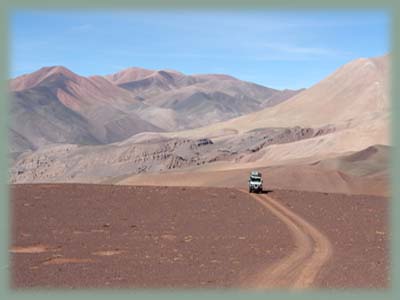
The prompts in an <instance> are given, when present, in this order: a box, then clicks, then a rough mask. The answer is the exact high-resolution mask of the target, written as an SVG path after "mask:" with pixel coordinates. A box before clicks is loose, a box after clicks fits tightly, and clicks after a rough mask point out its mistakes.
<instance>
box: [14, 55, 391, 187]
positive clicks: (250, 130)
mask: <svg viewBox="0 0 400 300" xmlns="http://www.w3.org/2000/svg"><path fill="white" fill-rule="evenodd" d="M389 62H390V56H389V55H384V56H381V57H375V58H360V59H356V60H353V61H350V62H349V63H347V64H345V65H343V66H342V67H340V68H339V69H337V70H336V71H335V72H333V73H332V74H331V75H329V76H328V77H326V78H324V79H322V80H321V81H320V82H318V83H316V84H315V85H313V86H312V87H310V88H308V89H302V90H298V91H292V90H276V89H272V88H267V87H263V86H260V85H257V84H253V83H250V82H245V81H241V80H239V79H236V78H234V77H231V76H229V75H222V74H206V75H184V74H182V73H180V72H177V71H172V70H158V71H155V70H147V69H141V68H128V69H126V70H123V71H121V72H118V73H115V74H111V75H107V76H90V77H83V76H79V75H77V74H75V73H73V72H72V71H69V70H67V69H66V68H64V67H46V68H42V69H40V70H38V71H37V72H34V73H32V74H27V75H24V76H21V77H18V78H15V79H13V80H11V81H10V89H11V90H12V99H11V102H12V105H11V107H12V110H11V120H12V122H11V126H10V140H11V142H10V153H11V154H12V158H13V163H12V168H11V170H10V173H11V181H12V182H49V181H50V182H52V181H58V182H64V181H75V182H114V183H115V182H121V183H124V184H126V183H127V184H146V183H149V184H151V182H153V183H154V182H155V181H156V183H157V184H158V185H159V184H160V182H163V183H164V184H168V185H174V184H179V183H182V182H186V181H187V180H189V179H190V184H192V185H196V184H198V185H204V182H208V185H218V182H223V184H224V186H226V185H227V183H229V182H227V181H226V180H225V181H221V180H222V179H221V178H220V174H224V178H228V179H229V178H230V179H229V180H228V179H227V180H228V181H232V182H234V181H235V180H236V179H235V176H236V175H235V174H239V173H240V172H248V171H249V170H251V169H255V168H257V169H261V170H264V169H265V168H267V172H268V170H272V173H271V174H278V175H277V176H278V177H279V178H283V177H284V178H286V179H287V180H286V181H280V183H279V184H281V186H284V187H285V188H290V187H296V188H299V187H301V186H304V187H309V188H312V189H314V190H330V191H335V190H338V189H339V186H340V191H342V192H348V191H353V192H354V191H355V190H356V191H357V192H358V193H362V191H365V190H367V189H372V188H373V189H374V191H375V192H376V193H378V194H380V193H386V190H387V184H386V183H387V181H388V157H389V153H390V147H387V146H389V145H390V138H389V135H390V130H389V124H390V101H389ZM365 153H369V154H368V155H366V154H365ZM238 172H239V173H238ZM240 174H241V175H240V176H239V177H240V178H241V177H242V176H246V175H245V174H242V173H240ZM278 177H277V178H278ZM173 178H175V179H173ZM206 178H208V179H206ZM322 178H325V179H324V180H323V182H325V183H326V184H325V186H324V188H321V186H319V185H318V184H317V182H318V180H317V179H319V180H322ZM360 178H361V179H360ZM275 179H276V178H275V177H271V178H270V180H271V182H274V180H275ZM185 180H186V181H185ZM207 180H208V181H207ZM210 180H211V181H210ZM316 180H317V181H316ZM320 182H322V181H320ZM377 182H378V183H379V184H377ZM385 182H386V183H385ZM186 183H187V182H186ZM289 183H290V184H289ZM301 183H302V184H301ZM221 184H222V183H221ZM228 185H229V184H228ZM328 185H331V186H330V187H328ZM375 187H376V189H375ZM368 191H369V190H368ZM374 191H369V192H370V193H374Z"/></svg>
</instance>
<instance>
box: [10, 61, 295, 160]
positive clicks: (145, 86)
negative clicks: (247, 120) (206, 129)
mask: <svg viewBox="0 0 400 300" xmlns="http://www.w3.org/2000/svg"><path fill="white" fill-rule="evenodd" d="M10 88H11V90H12V91H13V97H12V101H11V107H12V117H11V119H12V124H11V129H12V133H11V136H10V141H11V145H10V152H11V153H13V156H16V155H17V154H18V153H20V152H23V151H25V150H34V149H37V148H40V147H41V146H42V145H46V144H52V143H70V144H108V143H113V142H117V141H122V140H124V139H126V138H128V137H130V136H132V135H134V134H137V133H140V132H144V131H151V132H158V131H173V130H178V129H187V128H194V127H198V126H204V125H208V124H212V123H214V122H219V121H222V120H227V119H229V118H232V117H237V116H240V115H243V114H245V113H249V112H253V111H256V110H258V109H260V108H261V105H262V104H263V103H264V102H265V99H266V98H268V97H271V96H274V99H276V98H278V99H279V101H284V100H286V99H287V98H288V97H289V95H288V94H287V92H286V91H283V92H282V96H280V94H281V92H280V91H278V90H273V89H269V88H266V87H262V86H259V85H255V84H251V83H248V82H242V81H240V80H238V79H235V78H233V77H230V76H228V75H212V74H211V75H195V76H187V75H184V74H182V73H180V72H177V71H170V70H161V71H152V70H146V69H140V68H129V69H126V70H123V71H121V72H118V73H116V74H112V75H107V76H91V77H83V76H79V75H77V74H75V73H73V72H72V71H70V70H68V69H66V68H65V67H61V66H56V67H45V68H42V69H40V70H38V71H36V72H34V73H32V74H27V75H23V76H20V77H17V78H15V79H13V80H11V81H10ZM293 93H295V92H294V91H293ZM279 101H278V102H279ZM178 102H179V103H178ZM271 103H272V102H271ZM273 103H274V104H276V103H277V101H275V100H274V102H273ZM196 116H197V118H196ZM198 116H201V117H198Z"/></svg>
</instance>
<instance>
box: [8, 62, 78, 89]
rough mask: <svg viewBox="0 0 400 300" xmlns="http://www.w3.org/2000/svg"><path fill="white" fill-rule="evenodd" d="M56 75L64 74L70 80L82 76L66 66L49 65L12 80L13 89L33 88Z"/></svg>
mask: <svg viewBox="0 0 400 300" xmlns="http://www.w3.org/2000/svg"><path fill="white" fill-rule="evenodd" d="M54 75H62V76H64V77H65V78H67V79H70V80H77V79H78V78H80V76H79V75H77V74H75V73H74V72H72V71H70V70H69V69H67V68H66V67H64V66H49V67H43V68H40V69H39V70H37V71H35V72H33V73H29V74H25V75H22V76H19V77H17V78H15V79H13V80H12V81H11V89H12V90H14V91H18V90H24V89H28V88H33V87H35V86H37V85H39V84H41V83H43V82H45V81H46V80H47V79H48V78H50V77H52V76H54Z"/></svg>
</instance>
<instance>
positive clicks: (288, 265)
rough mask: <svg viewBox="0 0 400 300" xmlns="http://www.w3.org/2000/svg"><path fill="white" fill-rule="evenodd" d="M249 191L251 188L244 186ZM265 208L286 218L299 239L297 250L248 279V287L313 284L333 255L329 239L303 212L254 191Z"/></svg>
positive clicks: (284, 219)
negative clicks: (303, 216)
mask: <svg viewBox="0 0 400 300" xmlns="http://www.w3.org/2000/svg"><path fill="white" fill-rule="evenodd" d="M241 192H244V193H246V194H247V192H245V191H243V190H241ZM250 196H252V197H253V198H254V199H255V200H256V201H258V202H259V203H260V204H261V205H263V206H264V207H265V208H267V209H268V210H270V211H271V212H272V213H273V214H274V215H275V216H276V217H278V218H279V219H280V220H281V221H282V222H284V223H285V224H286V225H287V227H288V228H289V230H290V232H291V234H292V236H293V239H294V243H295V250H294V251H293V252H292V253H290V254H289V255H288V256H286V257H285V258H283V259H281V260H280V261H278V262H276V263H275V264H273V265H271V266H269V267H267V268H266V269H265V270H263V271H262V272H260V273H258V274H255V275H254V276H252V277H251V278H249V279H248V280H246V281H245V282H243V284H242V286H243V287H244V288H256V289H266V288H292V289H304V288H310V287H313V283H314V280H315V278H316V276H317V275H318V273H319V271H320V270H321V268H322V266H323V265H325V264H326V262H327V261H328V260H329V259H330V257H331V256H332V252H333V250H332V245H331V243H330V241H329V239H328V238H327V237H326V236H325V235H324V234H322V233H321V232H320V231H319V230H318V229H317V228H315V227H314V226H313V225H311V224H310V223H308V222H307V221H306V220H304V219H303V218H302V217H300V216H299V215H297V214H295V213H294V212H293V211H291V210H290V209H288V208H287V207H285V206H284V205H282V204H280V203H279V202H278V201H276V200H275V199H273V198H271V197H269V196H267V195H256V194H250Z"/></svg>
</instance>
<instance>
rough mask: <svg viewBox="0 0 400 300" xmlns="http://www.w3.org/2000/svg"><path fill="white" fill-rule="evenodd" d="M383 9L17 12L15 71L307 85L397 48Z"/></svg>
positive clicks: (14, 17)
mask: <svg viewBox="0 0 400 300" xmlns="http://www.w3.org/2000/svg"><path fill="white" fill-rule="evenodd" d="M390 21H391V20H390V15H389V14H387V12H385V11H372V10H371V11H356V10H354V11H301V10H297V11H258V12H256V11H225V12H224V11H184V10H182V11H179V10H177V11H172V10H171V11H164V12H162V11H151V10H148V11H145V10H144V11H131V12H122V11H108V12H106V11H15V12H14V13H13V14H12V15H11V18H10V22H11V24H10V25H11V28H10V42H11V47H10V57H11V60H10V71H11V74H10V76H11V77H16V76H18V75H21V74H24V73H30V72H33V71H35V70H37V69H39V68H41V67H43V66H50V65H63V66H65V67H67V68H69V69H71V70H72V71H74V72H76V73H78V74H80V75H84V76H87V75H95V74H96V75H105V74H110V73H114V72H116V71H118V70H121V69H124V68H127V67H130V66H139V67H143V68H149V69H175V70H179V71H181V72H184V73H186V74H198V73H225V74H230V75H233V76H235V77H238V78H240V79H243V80H248V81H252V82H256V83H260V84H263V85H266V86H269V87H273V88H279V89H283V88H293V89H296V88H301V87H309V86H311V85H313V84H314V83H316V82H318V81H319V80H321V79H323V78H324V77H325V76H327V75H329V74H330V73H331V72H333V71H334V70H335V69H337V68H338V67H340V66H341V65H343V64H344V63H346V62H348V61H350V60H352V59H355V58H359V57H373V56H380V55H383V54H386V53H388V52H389V51H390Z"/></svg>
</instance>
